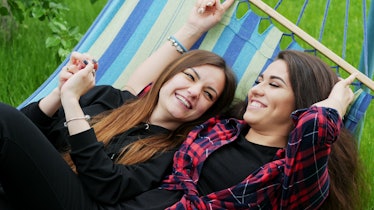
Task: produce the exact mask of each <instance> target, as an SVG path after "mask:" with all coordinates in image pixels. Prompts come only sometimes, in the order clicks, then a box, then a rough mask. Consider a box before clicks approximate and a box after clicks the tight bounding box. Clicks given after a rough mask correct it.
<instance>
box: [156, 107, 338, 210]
mask: <svg viewBox="0 0 374 210" xmlns="http://www.w3.org/2000/svg"><path fill="white" fill-rule="evenodd" d="M292 118H293V120H294V123H295V128H294V129H293V130H292V132H291V134H290V137H289V140H288V145H287V147H286V148H285V149H279V150H278V152H277V154H276V157H275V158H274V160H273V161H272V162H269V163H267V164H265V165H263V166H262V167H260V168H259V169H258V170H256V171H255V172H253V173H252V174H249V175H248V177H247V178H246V179H245V180H243V181H242V182H241V183H238V184H237V185H235V186H232V187H231V188H228V189H224V190H221V191H218V192H215V193H211V194H208V195H199V192H198V190H197V187H196V186H197V182H198V181H199V174H200V172H201V168H202V167H203V163H204V161H205V160H206V158H207V157H208V156H209V155H210V154H211V153H212V152H214V151H215V150H216V149H218V148H219V147H221V146H223V145H226V144H229V143H230V142H232V141H235V140H236V139H237V137H238V135H239V134H240V132H241V130H242V128H243V127H244V126H246V124H245V122H244V121H240V120H236V119H219V118H218V117H217V118H211V119H209V120H208V121H207V122H205V123H204V124H203V125H201V126H199V127H197V128H196V129H194V130H193V131H191V132H190V134H189V136H188V138H187V139H186V141H185V142H184V143H183V145H182V146H181V148H180V149H179V150H178V152H176V153H175V156H174V165H173V174H172V175H170V176H169V177H168V178H167V179H166V180H164V181H163V185H162V186H161V188H163V189H167V190H183V191H184V196H183V197H182V199H181V200H180V201H179V202H177V203H176V204H174V205H173V206H172V207H170V209H316V208H318V207H319V206H320V205H321V204H322V203H323V201H324V200H325V199H326V197H327V195H328V191H329V176H328V170H327V161H328V156H329V154H330V150H331V144H332V143H333V142H334V141H335V140H336V139H337V136H338V134H339V132H340V128H341V125H342V121H341V119H340V118H339V115H338V113H337V112H336V110H334V109H329V108H322V107H311V108H309V109H303V110H298V111H295V112H294V113H292ZM233 173H234V172H233Z"/></svg>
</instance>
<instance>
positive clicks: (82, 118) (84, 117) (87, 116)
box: [64, 114, 91, 127]
mask: <svg viewBox="0 0 374 210" xmlns="http://www.w3.org/2000/svg"><path fill="white" fill-rule="evenodd" d="M90 119H91V116H90V115H88V114H87V115H84V116H83V117H76V118H72V119H70V120H67V121H66V122H64V127H68V123H69V122H71V121H74V120H86V121H89V120H90Z"/></svg>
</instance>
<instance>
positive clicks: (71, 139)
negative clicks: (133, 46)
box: [21, 86, 175, 204]
mask: <svg viewBox="0 0 374 210" xmlns="http://www.w3.org/2000/svg"><path fill="white" fill-rule="evenodd" d="M134 98H136V97H135V96H134V95H132V94H131V93H130V92H128V91H121V90H118V89H115V88H113V87H111V86H97V87H94V88H93V89H92V90H90V91H89V92H88V93H87V94H85V95H84V96H82V97H81V99H80V105H81V107H82V109H83V112H84V113H85V114H88V115H91V116H94V115H96V114H99V113H102V112H104V111H107V110H111V109H114V108H117V107H119V106H121V105H122V104H123V103H124V102H125V101H128V100H131V99H134ZM21 111H22V112H23V113H25V114H26V116H28V117H29V118H30V119H31V120H32V121H33V122H34V123H35V125H36V126H37V127H39V129H40V130H41V131H42V132H43V133H44V135H45V136H46V137H47V138H48V139H49V140H50V141H51V143H52V144H54V145H55V147H56V148H57V149H58V150H60V151H63V150H66V148H68V147H70V149H71V157H72V159H73V161H74V163H75V165H76V166H77V169H78V171H79V178H80V180H81V181H82V183H83V184H84V185H85V187H86V188H87V189H88V190H87V192H88V193H90V195H91V196H93V197H94V198H95V200H98V201H100V202H101V203H103V204H118V203H119V202H120V201H123V200H124V199H128V198H132V197H134V196H136V195H138V194H140V193H142V192H144V191H147V190H149V189H154V188H156V187H157V186H159V184H160V181H161V180H162V179H163V178H164V176H165V175H166V174H169V173H170V172H171V162H172V158H173V154H174V152H175V151H169V152H165V153H162V154H159V155H156V156H155V157H154V158H152V159H151V160H149V161H147V162H145V163H140V164H136V165H130V166H127V165H122V164H114V163H113V160H112V159H111V157H112V158H113V154H116V153H117V152H118V150H119V149H120V148H115V145H119V146H121V147H122V146H124V145H127V144H129V143H131V142H133V141H136V140H137V139H140V138H144V137H147V136H150V135H154V134H158V133H160V132H163V133H164V132H169V130H167V129H165V128H162V127H159V126H152V125H151V126H147V125H145V124H143V125H139V126H136V127H135V128H132V129H130V131H129V132H125V133H123V134H121V135H118V136H116V137H115V138H114V139H113V142H114V143H115V144H111V147H108V148H106V149H104V146H103V144H102V143H101V142H98V141H97V139H96V135H95V133H94V131H93V129H90V130H87V131H84V132H82V133H79V134H76V135H73V136H69V135H68V131H67V128H65V127H64V126H63V123H64V121H65V115H64V112H63V109H62V108H61V109H60V110H59V111H57V112H56V114H55V115H54V116H53V117H52V118H50V117H48V116H46V115H45V114H44V113H43V112H42V111H41V110H40V109H39V106H38V103H37V102H35V103H32V104H30V105H28V106H26V107H25V108H23V109H22V110H21ZM124 120H126V119H124ZM113 148H115V149H113Z"/></svg>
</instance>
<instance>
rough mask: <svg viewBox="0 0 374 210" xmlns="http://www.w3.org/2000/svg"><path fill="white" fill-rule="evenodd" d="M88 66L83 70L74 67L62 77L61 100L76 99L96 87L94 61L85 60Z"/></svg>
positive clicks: (67, 69)
mask: <svg viewBox="0 0 374 210" xmlns="http://www.w3.org/2000/svg"><path fill="white" fill-rule="evenodd" d="M84 62H86V63H87V64H85V65H86V66H85V67H84V68H83V69H79V66H78V65H72V66H71V69H70V68H66V69H65V70H64V71H63V72H62V73H61V75H60V85H61V86H60V94H61V100H62V101H63V100H64V99H67V98H68V99H69V100H71V99H75V100H79V98H80V97H81V96H82V95H83V94H85V93H86V92H87V91H88V90H90V89H91V88H92V87H94V86H95V76H96V70H95V69H94V63H93V62H92V61H88V60H84Z"/></svg>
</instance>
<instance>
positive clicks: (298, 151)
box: [125, 51, 364, 209]
mask: <svg viewBox="0 0 374 210" xmlns="http://www.w3.org/2000/svg"><path fill="white" fill-rule="evenodd" d="M354 79H355V75H352V76H350V77H348V78H347V79H345V80H341V81H339V79H338V77H337V75H336V74H335V73H334V72H332V71H331V70H330V67H329V66H328V65H326V64H325V63H324V62H323V61H322V60H320V59H319V58H317V57H315V56H311V55H309V54H307V53H304V52H300V51H283V52H281V53H280V54H279V56H278V58H277V60H276V61H275V62H274V63H273V64H271V65H270V66H269V67H268V68H267V69H266V70H265V71H264V73H263V74H262V75H261V76H260V77H259V79H258V84H257V85H256V86H254V87H253V88H251V89H250V90H249V92H248V101H244V102H243V103H239V104H238V105H237V106H234V107H233V108H232V109H231V111H232V113H231V114H229V115H234V116H236V117H237V118H238V119H242V117H243V114H244V120H238V119H235V118H227V119H225V118H220V117H213V118H211V119H209V120H208V121H207V122H205V123H204V124H202V125H201V126H198V127H196V128H195V129H194V130H193V131H191V132H190V134H189V135H188V138H187V140H186V141H184V142H183V144H182V146H181V147H180V149H179V150H178V151H177V152H176V153H175V155H174V162H173V164H174V165H173V173H172V174H170V175H169V176H168V177H167V178H166V179H165V180H164V181H163V184H162V186H161V188H159V189H154V190H151V191H148V192H145V193H143V194H141V195H139V196H137V198H136V199H135V200H133V201H129V202H126V203H125V204H126V205H125V207H126V208H129V209H140V208H141V206H142V203H145V202H147V204H148V206H157V207H159V208H165V207H167V206H170V205H172V204H173V203H174V204H173V205H172V206H171V207H170V208H168V209H207V208H211V209H223V208H224V209H241V208H243V209H251V208H252V207H253V208H254V209H258V208H261V209H306V208H310V209H319V208H321V207H322V208H327V209H329V207H331V206H334V207H335V208H337V209H343V208H344V209H354V207H355V206H354V205H355V204H356V202H355V201H358V199H360V198H359V195H358V194H355V193H353V192H356V191H357V190H358V189H359V188H361V187H364V186H361V185H359V182H358V180H359V176H358V175H359V173H360V172H361V171H360V167H359V159H358V158H357V148H356V145H355V144H354V141H352V139H351V138H352V136H351V135H349V133H348V131H347V130H345V129H344V128H343V127H342V116H343V115H344V113H345V111H346V108H347V107H348V105H349V103H350V102H351V101H352V99H353V93H352V90H351V89H350V88H348V87H349V85H350V84H351V83H352V82H353V80H354ZM320 81H321V82H320ZM300 90H302V91H300ZM285 103H286V104H285ZM238 111H239V113H237V112H238ZM290 116H292V117H291V118H290ZM282 122H283V124H282ZM334 142H335V143H334ZM332 151H333V152H332ZM341 151H345V152H341ZM348 168H349V171H346V169H348ZM233 171H234V172H235V173H233ZM341 180H346V181H344V182H341ZM347 180H350V181H347ZM349 192H351V193H349ZM353 194H355V195H353ZM326 198H327V199H326ZM161 201H162V202H161ZM143 207H144V206H143Z"/></svg>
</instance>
